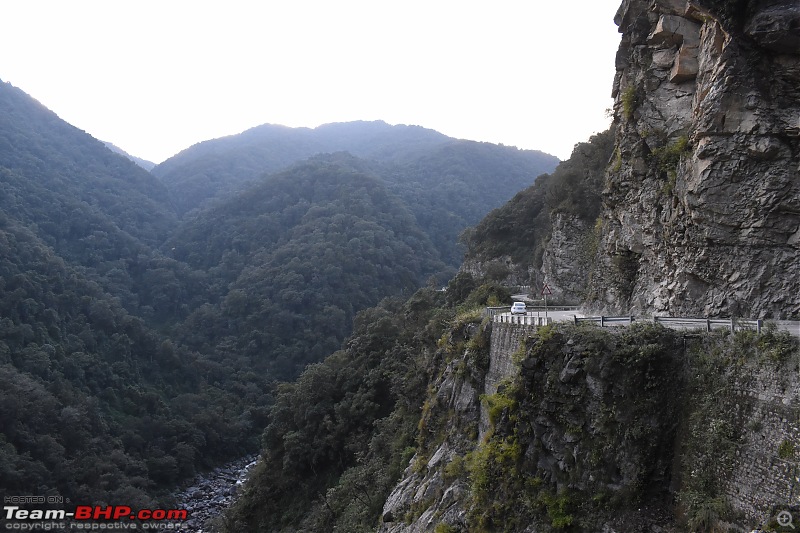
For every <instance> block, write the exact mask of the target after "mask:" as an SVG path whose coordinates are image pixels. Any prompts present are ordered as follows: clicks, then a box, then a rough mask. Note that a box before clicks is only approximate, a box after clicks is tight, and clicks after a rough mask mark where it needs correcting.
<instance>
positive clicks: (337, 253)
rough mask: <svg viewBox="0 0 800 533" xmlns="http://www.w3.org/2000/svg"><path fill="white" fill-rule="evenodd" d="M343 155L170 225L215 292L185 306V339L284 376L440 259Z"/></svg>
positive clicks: (381, 189)
mask: <svg viewBox="0 0 800 533" xmlns="http://www.w3.org/2000/svg"><path fill="white" fill-rule="evenodd" d="M351 159H352V158H349V157H348V158H345V160H344V161H339V160H338V159H337V158H335V157H334V158H329V157H320V158H316V159H314V160H311V161H308V162H305V163H302V164H299V165H297V166H295V167H293V168H291V169H289V170H287V171H285V172H282V173H279V174H276V175H273V176H270V177H268V178H266V179H265V180H264V181H263V182H261V183H260V184H259V185H257V186H255V187H253V188H251V189H248V190H247V191H246V192H245V193H242V194H240V195H238V196H235V197H233V198H230V199H228V200H226V201H223V202H221V203H220V204H218V205H216V206H215V207H213V208H211V209H209V210H207V211H204V212H200V213H198V214H197V216H195V217H193V218H191V219H189V220H187V221H185V222H184V223H183V224H182V225H181V227H180V228H179V229H178V230H176V232H175V234H174V237H172V238H171V239H170V240H169V241H168V242H167V244H166V245H165V247H164V248H165V249H166V250H169V253H171V254H172V255H173V257H174V258H176V259H177V260H179V261H181V262H185V263H187V264H188V265H190V266H191V267H192V268H196V269H202V270H204V271H207V272H208V279H209V284H210V289H211V293H212V295H213V300H214V301H215V302H218V304H215V305H213V306H211V305H205V306H203V307H202V308H201V309H198V310H197V311H196V312H195V313H193V314H192V315H191V316H190V317H189V319H188V320H187V322H186V323H185V324H184V326H183V327H182V328H180V330H179V331H180V339H181V340H182V341H183V342H185V343H186V344H187V345H188V346H190V347H193V348H196V349H198V350H203V351H209V350H211V351H222V350H223V349H227V350H231V349H234V348H235V351H236V352H237V353H238V354H240V355H244V356H246V357H247V358H248V359H247V363H246V364H247V365H251V366H252V365H255V368H257V369H259V370H264V369H269V370H270V373H271V374H272V375H274V376H278V377H281V378H291V377H293V376H295V375H296V373H297V371H298V370H299V369H301V368H302V367H303V366H305V365H306V364H307V363H309V362H313V361H318V360H320V359H321V358H322V357H324V356H325V355H327V354H329V353H332V352H333V351H334V350H335V349H336V348H337V347H338V346H339V345H340V344H341V342H342V340H343V339H344V337H345V335H346V334H347V332H348V331H349V330H350V326H351V323H352V320H353V317H354V315H355V313H356V312H357V311H358V310H361V309H364V308H366V307H369V306H372V305H375V304H376V303H378V301H379V300H380V299H381V298H383V297H385V296H389V295H392V294H398V293H400V292H403V291H411V290H414V289H415V288H416V287H418V286H420V285H421V284H422V283H423V282H424V281H425V279H426V278H427V277H428V276H429V275H432V274H435V273H439V272H441V271H442V269H443V268H444V265H443V263H442V262H441V260H440V259H439V254H438V253H437V251H436V250H435V249H434V247H433V246H432V244H431V242H430V239H429V238H428V237H427V235H425V233H424V232H423V231H421V230H420V229H419V227H418V226H417V224H416V221H415V219H414V217H413V216H412V215H411V213H410V212H409V211H408V209H407V208H406V207H405V205H404V204H403V203H402V202H401V201H400V200H399V199H398V198H397V197H395V196H394V195H393V194H391V193H390V192H389V191H388V190H387V187H386V185H385V183H383V182H382V181H381V180H380V179H378V178H376V177H374V176H370V175H368V174H365V173H364V172H362V171H359V170H357V169H354V168H353V167H352V166H351V165H349V164H347V163H349V162H351ZM223 347H226V348H223Z"/></svg>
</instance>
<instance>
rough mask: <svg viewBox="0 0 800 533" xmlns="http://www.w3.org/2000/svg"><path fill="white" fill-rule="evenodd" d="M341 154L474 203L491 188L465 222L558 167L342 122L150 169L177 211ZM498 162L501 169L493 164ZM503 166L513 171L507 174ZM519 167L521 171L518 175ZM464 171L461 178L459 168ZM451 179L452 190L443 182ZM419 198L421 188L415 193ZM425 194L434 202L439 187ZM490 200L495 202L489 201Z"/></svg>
mask: <svg viewBox="0 0 800 533" xmlns="http://www.w3.org/2000/svg"><path fill="white" fill-rule="evenodd" d="M341 151H346V152H349V153H350V154H352V155H354V156H356V157H358V158H360V159H364V160H369V161H372V162H376V163H377V162H380V163H381V166H382V170H381V171H380V173H381V174H382V175H383V174H389V175H392V176H394V177H395V178H394V179H395V180H400V181H408V182H409V186H413V185H412V184H413V183H415V182H420V183H421V184H423V185H424V184H425V183H424V182H425V181H428V180H427V179H421V177H422V178H429V177H434V178H437V183H439V181H438V180H443V181H445V182H447V181H449V182H451V183H449V184H448V187H446V189H445V190H446V192H447V193H449V194H450V195H455V196H463V195H464V190H465V189H469V188H472V187H475V188H477V189H481V190H476V191H473V192H472V194H468V197H469V198H471V199H472V200H473V201H474V200H475V199H480V198H481V193H482V192H484V191H483V188H484V187H486V185H487V184H490V185H491V194H492V196H491V197H490V198H488V199H487V200H485V201H479V202H478V205H479V207H480V209H481V211H480V212H475V213H472V212H471V211H469V210H468V209H469V208H470V207H471V206H468V207H467V209H465V211H464V212H469V213H472V214H473V217H474V220H471V221H470V222H469V223H470V224H473V223H475V222H477V220H479V218H480V217H481V216H483V215H484V214H485V213H486V212H487V211H488V210H489V209H491V208H492V207H496V206H497V205H499V203H497V202H498V198H499V202H503V201H505V200H507V199H508V198H510V197H511V196H513V194H514V193H515V192H516V191H518V190H519V189H521V188H523V187H526V186H528V185H530V184H531V183H532V182H533V180H534V179H535V178H536V176H538V175H539V174H541V173H543V172H549V171H551V170H552V169H553V168H555V165H556V164H557V163H558V160H557V159H556V158H555V157H553V156H550V155H547V154H544V153H542V152H538V151H533V150H517V149H515V148H506V147H503V146H497V145H492V144H488V143H475V142H468V141H458V140H456V139H452V138H450V137H446V136H444V135H442V134H440V133H438V132H435V131H433V130H428V129H425V128H421V127H419V126H403V125H398V126H390V125H388V124H386V123H385V122H348V123H335V124H327V125H324V126H319V127H318V128H315V129H308V128H287V127H284V126H274V125H270V124H265V125H263V126H258V127H256V128H253V129H250V130H248V131H245V132H244V133H241V134H239V135H234V136H230V137H224V138H221V139H214V140H210V141H205V142H202V143H199V144H197V145H195V146H192V147H191V148H188V149H186V150H184V151H183V152H181V153H180V154H177V155H176V156H174V157H172V158H170V159H168V160H166V161H164V162H163V163H161V164H160V165H158V166H156V167H155V168H154V169H153V174H154V175H156V176H158V177H159V178H160V179H161V180H162V181H163V183H164V184H165V185H166V186H167V188H168V189H169V191H170V194H171V197H172V199H173V202H174V203H175V205H176V206H177V207H178V209H179V211H180V212H185V211H188V210H191V209H193V208H196V207H198V206H202V205H204V204H205V203H206V202H208V201H209V200H211V199H213V198H216V197H220V196H225V195H226V194H229V193H230V192H232V191H240V190H243V188H244V187H245V184H247V183H251V182H253V181H255V180H257V179H259V178H260V177H261V176H262V175H263V174H264V173H270V172H275V171H278V170H282V169H284V168H286V167H287V166H289V165H291V164H292V163H295V162H298V161H301V160H303V159H306V158H308V157H311V156H313V155H316V154H319V153H331V152H341ZM500 160H502V161H503V166H502V167H499V168H497V167H495V166H494V163H497V162H498V161H500ZM509 166H512V167H516V168H515V172H512V173H510V174H509V173H507V172H506V170H507V169H508V167H509ZM521 169H524V171H523V172H518V171H519V170H521ZM464 170H466V171H467V172H466V173H464V172H463V171H464ZM453 181H456V182H458V185H459V186H458V187H457V188H456V189H455V190H453V189H452V188H451V187H450V185H453V183H452V182H453ZM416 192H417V194H421V193H423V192H427V191H416ZM435 192H436V194H431V195H429V197H431V198H434V199H435V200H438V201H442V200H444V199H445V198H446V195H443V194H441V192H442V191H441V190H439V191H435ZM491 202H495V203H491Z"/></svg>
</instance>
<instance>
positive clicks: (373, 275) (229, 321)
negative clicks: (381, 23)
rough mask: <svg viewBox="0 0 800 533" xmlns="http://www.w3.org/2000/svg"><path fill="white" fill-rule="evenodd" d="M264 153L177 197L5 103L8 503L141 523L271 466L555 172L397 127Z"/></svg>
mask: <svg viewBox="0 0 800 533" xmlns="http://www.w3.org/2000/svg"><path fill="white" fill-rule="evenodd" d="M249 135H250V136H251V137H253V138H254V139H255V140H253V142H252V143H251V145H250V147H249V148H247V149H243V148H242V146H240V141H241V139H242V138H241V137H236V138H229V139H225V140H219V141H211V142H209V143H202V144H201V145H198V146H197V147H194V148H192V149H190V150H189V151H187V152H185V153H184V154H183V155H182V156H181V157H185V158H186V165H183V164H181V168H182V169H187V168H190V167H191V168H192V169H194V170H193V171H196V172H197V173H198V174H192V173H189V174H184V175H179V174H180V173H177V171H175V172H176V173H175V174H170V176H172V177H173V178H176V179H175V181H173V182H171V183H172V184H173V185H170V188H168V187H167V186H166V185H165V182H166V181H168V180H165V182H162V181H161V179H159V178H157V177H156V176H154V175H153V174H151V173H149V172H147V171H145V170H144V169H142V168H141V167H139V166H138V165H137V164H135V163H134V162H132V161H131V160H129V159H128V158H127V157H125V156H123V155H120V154H117V153H114V151H112V150H111V149H109V148H108V147H107V146H105V145H104V144H103V143H102V142H100V141H98V140H96V139H94V138H93V137H91V136H90V135H88V134H87V133H85V132H83V131H81V130H79V129H77V128H75V127H73V126H71V125H69V124H67V123H65V122H64V121H62V120H61V119H59V118H58V117H57V116H56V115H55V114H54V113H52V112H51V111H49V110H47V109H46V108H45V107H44V106H42V105H41V104H39V103H38V102H36V101H35V100H34V99H32V98H30V97H29V96H28V95H26V94H25V93H23V92H22V91H20V90H19V89H16V88H14V87H12V86H11V85H9V84H5V83H0V491H4V492H7V493H15V494H36V495H38V494H45V493H58V494H61V495H64V496H65V497H70V498H72V499H73V500H75V501H102V502H108V503H110V504H124V505H132V506H137V507H140V508H144V507H148V506H153V505H156V504H157V503H156V502H154V499H156V498H158V496H159V494H163V491H165V490H166V489H168V488H170V487H174V486H175V485H176V484H177V483H179V482H180V481H181V480H183V479H186V478H187V477H190V476H192V475H193V474H194V473H195V472H196V471H197V470H198V469H202V468H207V467H210V466H212V465H215V464H218V463H219V462H220V461H222V460H225V459H229V458H231V455H239V454H243V453H245V451H248V450H249V451H252V450H254V449H255V448H256V446H257V435H258V433H259V432H260V431H261V429H263V427H264V426H265V425H266V418H265V416H266V413H267V409H268V406H269V404H270V403H271V402H272V399H273V398H274V397H275V395H274V394H275V391H276V382H277V381H278V380H288V379H293V378H294V377H296V376H297V374H298V373H299V372H300V371H301V370H302V369H303V368H304V367H305V366H306V365H308V364H309V363H315V362H317V361H320V360H321V359H323V358H324V357H325V356H327V355H328V354H330V353H332V352H333V351H334V350H336V349H337V348H338V347H339V346H340V345H341V342H342V340H343V339H344V338H345V337H346V336H347V335H348V334H349V333H350V331H351V330H352V325H353V323H354V322H356V321H357V319H356V318H355V316H356V314H357V313H358V312H360V311H361V310H363V309H364V308H367V307H370V306H373V305H376V304H377V303H378V302H379V301H381V300H383V299H386V298H387V297H392V296H398V295H403V294H410V293H411V292H412V291H413V290H415V289H416V288H418V287H419V286H420V285H422V284H425V283H426V281H428V280H429V279H430V280H431V283H433V282H434V281H435V282H436V283H437V284H438V283H441V282H442V277H441V274H442V273H443V272H445V273H447V272H454V265H455V264H457V262H458V257H459V256H460V253H459V252H458V249H457V247H456V244H455V241H456V237H457V236H458V234H459V233H460V232H461V231H462V230H463V228H464V227H466V226H467V225H469V224H471V223H474V222H472V221H477V220H478V219H479V218H480V217H481V216H482V215H483V214H484V213H485V212H487V211H488V210H489V209H491V207H492V206H495V205H497V204H498V203H501V202H502V201H503V200H502V198H503V197H504V195H508V196H511V195H513V193H514V192H515V191H516V190H519V189H520V188H523V187H524V186H526V185H529V184H530V183H533V181H534V179H535V178H536V176H537V175H538V174H539V173H541V172H542V171H543V170H547V169H550V168H552V166H554V165H555V158H552V157H551V156H545V155H543V154H539V153H535V152H528V151H521V150H516V149H513V148H507V147H502V146H494V145H490V144H485V143H472V142H467V141H455V140H452V139H448V138H447V137H444V136H442V135H441V134H438V133H436V132H432V131H430V130H425V129H423V128H418V127H407V126H402V127H397V126H388V125H386V124H383V123H357V124H340V125H329V126H326V127H321V128H317V130H308V131H296V130H291V129H288V128H277V127H264V128H261V129H258V128H257V129H255V130H251V132H250V133H249ZM309 135H310V136H311V137H309ZM315 136H316V137H315ZM244 137H245V138H246V137H247V135H244ZM265 137H267V138H271V139H273V140H272V141H270V142H269V143H267V147H273V148H275V147H276V146H278V147H280V149H278V148H275V149H274V150H273V151H272V152H270V151H269V150H266V151H265V148H264V145H263V143H260V141H259V142H256V141H257V140H258V139H263V138H265ZM323 141H324V142H323ZM339 148H343V149H347V150H348V151H350V152H351V153H347V152H345V151H338V152H332V151H333V150H335V149H339ZM319 150H323V152H325V151H328V152H331V153H321V154H320V153H319ZM217 152H218V153H217ZM353 153H355V154H358V157H357V156H356V155H353ZM193 154H194V155H198V154H199V155H198V158H197V159H195V158H194V155H193ZM265 154H266V155H265ZM287 154H290V155H291V157H290V156H289V155H287ZM308 154H312V155H311V157H309V156H308ZM200 156H202V157H200ZM296 157H299V158H301V159H300V160H299V161H298V160H296V159H295V158H296ZM540 157H541V158H542V159H541V161H543V163H541V164H540V159H539V158H540ZM178 162H180V158H178V159H174V160H172V161H171V162H167V163H169V164H167V163H165V165H164V166H163V167H161V169H162V170H164V169H168V168H169V165H172V164H174V165H177V163H178ZM265 162H266V163H269V164H270V165H272V167H269V168H271V169H272V170H271V171H270V172H266V171H265V170H267V168H266V167H265V166H264V165H265ZM192 165H195V166H194V167H192ZM204 165H208V166H207V167H205V168H206V169H205V170H204ZM541 165H544V166H541ZM208 169H211V170H208ZM226 169H228V170H229V172H228V171H227V170H226ZM155 170H156V169H154V171H155ZM224 170H225V172H223V171H224ZM245 171H246V172H245ZM226 172H227V173H226ZM181 176H182V177H181ZM198 176H199V177H198ZM202 176H205V178H204V177H202ZM178 178H180V179H178ZM206 178H209V179H210V178H213V179H215V180H216V179H218V178H219V180H221V181H219V183H220V185H221V186H220V187H218V188H217V189H214V190H207V189H205V188H204V185H203V183H204V180H205V179H206ZM237 180H238V181H237ZM192 187H195V188H194V189H192ZM192 191H194V192H197V193H198V194H199V196H197V197H196V198H198V199H199V198H202V200H201V201H200V203H199V204H198V205H197V206H196V207H194V208H193V210H192V211H190V212H187V210H186V208H185V206H184V207H183V208H176V207H175V203H174V202H173V200H172V199H171V198H177V199H179V200H180V199H181V198H182V199H183V200H188V199H192V198H195V197H194V196H192V195H193V194H194V192H192ZM183 193H187V194H183ZM188 193H191V194H188ZM181 194H183V196H180V195H181ZM176 195H177V196H176ZM212 200H213V201H212ZM437 276H439V277H437Z"/></svg>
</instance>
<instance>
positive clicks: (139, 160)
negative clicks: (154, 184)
mask: <svg viewBox="0 0 800 533" xmlns="http://www.w3.org/2000/svg"><path fill="white" fill-rule="evenodd" d="M103 144H105V145H106V148H108V149H109V150H111V151H112V152H116V153H118V154H120V155H124V156H125V157H127V158H128V159H130V160H131V161H133V162H134V163H136V164H137V165H139V166H140V167H142V168H143V169H145V170H147V171H148V172H149V171H151V170H153V167H154V166H156V164H155V163H153V162H152V161H148V160H146V159H142V158H141V157H136V156H135V155H131V154H129V153H128V152H126V151H125V150H123V149H122V148H120V147H119V146H117V145H116V144H114V143H110V142H107V141H104V142H103Z"/></svg>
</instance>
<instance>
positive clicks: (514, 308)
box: [511, 302, 527, 315]
mask: <svg viewBox="0 0 800 533" xmlns="http://www.w3.org/2000/svg"><path fill="white" fill-rule="evenodd" d="M526 311H527V309H526V308H525V302H514V303H513V304H512V305H511V314H512V315H524V314H525V312H526Z"/></svg>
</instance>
